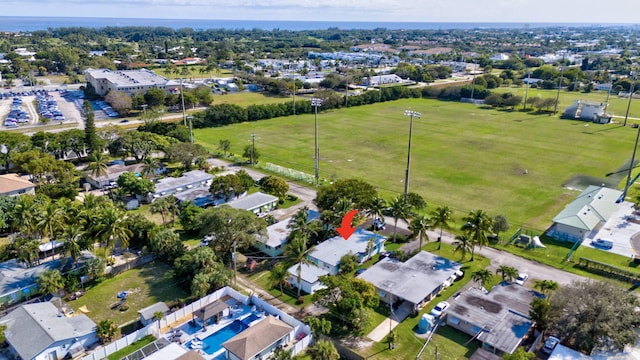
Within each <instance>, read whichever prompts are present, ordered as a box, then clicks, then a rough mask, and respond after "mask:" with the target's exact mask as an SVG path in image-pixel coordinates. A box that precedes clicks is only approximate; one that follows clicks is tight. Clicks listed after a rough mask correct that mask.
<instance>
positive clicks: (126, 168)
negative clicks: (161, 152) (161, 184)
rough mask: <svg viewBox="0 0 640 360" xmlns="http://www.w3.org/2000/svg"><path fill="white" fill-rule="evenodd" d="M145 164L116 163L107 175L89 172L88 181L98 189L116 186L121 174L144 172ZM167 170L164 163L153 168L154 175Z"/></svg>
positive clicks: (108, 169)
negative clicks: (96, 174) (95, 174)
mask: <svg viewBox="0 0 640 360" xmlns="http://www.w3.org/2000/svg"><path fill="white" fill-rule="evenodd" d="M143 169H144V164H131V165H122V164H115V165H110V166H108V167H107V173H106V174H105V175H100V176H94V175H92V174H91V173H89V174H87V182H88V183H89V184H91V186H93V187H94V188H96V189H103V188H105V187H109V186H114V185H115V184H116V181H118V178H119V177H120V175H122V174H124V173H128V172H130V173H134V174H142V171H143ZM166 172H167V167H166V166H165V165H164V164H160V165H159V166H158V167H157V168H156V169H154V170H153V174H154V175H156V176H157V175H160V174H164V173H166Z"/></svg>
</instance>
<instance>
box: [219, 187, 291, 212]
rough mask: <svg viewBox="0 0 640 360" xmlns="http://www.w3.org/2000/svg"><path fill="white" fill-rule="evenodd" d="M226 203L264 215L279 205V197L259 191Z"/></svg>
mask: <svg viewBox="0 0 640 360" xmlns="http://www.w3.org/2000/svg"><path fill="white" fill-rule="evenodd" d="M226 205H229V206H231V207H232V208H234V209H242V210H247V211H251V212H252V213H254V214H256V215H262V214H266V213H268V212H269V211H271V210H273V209H275V208H276V207H278V198H277V197H275V196H273V195H269V194H264V193H261V192H259V191H258V192H255V193H253V194H249V195H247V196H243V197H241V198H238V199H235V200H231V201H229V202H227V203H226Z"/></svg>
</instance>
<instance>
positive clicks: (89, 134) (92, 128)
mask: <svg viewBox="0 0 640 360" xmlns="http://www.w3.org/2000/svg"><path fill="white" fill-rule="evenodd" d="M82 116H83V118H84V141H85V144H86V145H87V152H89V153H92V152H97V151H99V150H100V148H101V144H100V143H101V140H100V138H99V137H98V134H97V133H96V120H95V114H94V113H93V108H92V107H91V104H90V103H89V101H88V100H85V101H84V103H83V104H82Z"/></svg>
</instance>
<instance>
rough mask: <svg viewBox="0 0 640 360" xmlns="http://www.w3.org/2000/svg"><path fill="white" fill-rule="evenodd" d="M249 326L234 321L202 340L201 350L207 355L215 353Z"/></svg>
mask: <svg viewBox="0 0 640 360" xmlns="http://www.w3.org/2000/svg"><path fill="white" fill-rule="evenodd" d="M248 327H249V326H248V325H247V324H245V323H244V322H242V321H240V320H234V321H233V322H232V323H231V324H229V325H227V326H225V327H223V328H222V329H220V330H218V331H216V332H215V333H213V334H211V335H209V336H207V337H206V338H205V339H204V340H202V343H203V346H202V350H203V351H204V352H206V353H207V354H209V355H212V354H214V353H216V352H217V351H218V350H220V349H221V348H222V344H223V343H224V342H225V341H227V340H229V339H231V338H232V337H234V336H236V335H238V334H240V333H241V332H243V331H244V330H245V329H246V328H248Z"/></svg>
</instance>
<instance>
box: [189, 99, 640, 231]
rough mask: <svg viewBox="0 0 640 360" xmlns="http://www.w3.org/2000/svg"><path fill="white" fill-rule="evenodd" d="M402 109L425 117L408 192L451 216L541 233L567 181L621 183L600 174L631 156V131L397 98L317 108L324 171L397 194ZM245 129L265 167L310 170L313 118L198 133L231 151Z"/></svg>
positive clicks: (404, 132) (564, 195)
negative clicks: (483, 215) (481, 215)
mask: <svg viewBox="0 0 640 360" xmlns="http://www.w3.org/2000/svg"><path fill="white" fill-rule="evenodd" d="M574 94H575V93H574ZM576 95H577V94H576ZM570 102H572V101H567V103H570ZM406 109H412V110H415V111H418V112H421V113H422V117H421V118H420V119H414V126H413V144H412V155H411V173H410V183H409V189H410V191H414V192H417V193H419V194H421V195H422V196H423V197H424V198H425V199H426V200H427V202H428V204H429V208H430V209H433V208H434V207H435V206H438V205H448V206H449V207H451V208H452V209H454V211H455V212H456V214H455V215H457V216H460V215H462V214H466V213H467V212H468V211H469V210H473V209H484V210H486V211H487V212H488V213H489V214H490V215H492V216H494V215H497V214H504V215H506V216H507V217H508V219H509V221H510V223H511V224H512V228H515V226H519V225H523V224H524V225H526V226H527V227H530V228H534V229H537V230H544V229H546V228H547V227H548V226H549V225H550V221H551V219H552V218H553V217H554V216H555V215H556V214H557V213H558V211H560V210H561V209H562V208H563V206H564V205H565V204H566V203H567V202H569V201H570V200H572V199H573V198H574V197H575V196H576V194H577V192H575V191H570V190H567V189H565V188H564V187H563V185H565V184H566V183H567V182H569V180H570V179H572V178H574V177H575V176H576V175H579V177H580V178H583V177H582V176H583V175H586V176H587V177H593V180H592V181H593V182H596V183H605V182H607V183H612V184H614V185H617V184H619V180H620V179H621V176H622V174H621V175H620V176H619V177H618V178H617V179H613V180H612V179H611V178H605V174H607V173H609V172H613V171H616V170H617V169H619V168H621V167H622V166H623V165H624V162H625V161H627V160H628V159H629V158H630V157H631V151H632V147H633V142H634V140H635V135H636V131H635V129H632V128H631V127H621V126H620V125H596V124H588V123H585V122H580V121H569V120H560V119H559V118H558V117H553V116H547V115H534V114H528V113H522V112H518V111H515V112H508V111H498V110H494V109H483V108H481V107H477V106H474V105H470V104H461V103H457V102H443V101H437V100H427V99H408V100H399V101H394V102H387V103H382V104H374V105H369V106H361V107H356V108H350V109H342V110H332V111H327V112H321V113H320V114H318V121H319V143H320V146H319V148H320V177H321V178H325V179H333V178H348V177H358V178H362V179H365V180H366V181H368V182H370V183H372V184H374V185H375V186H377V187H378V189H379V191H380V192H381V193H382V195H383V196H385V197H387V198H391V196H394V195H396V194H399V193H402V191H403V189H404V182H403V181H404V172H405V167H406V159H407V139H408V132H409V118H408V117H406V116H404V111H405V110H406ZM632 110H633V109H632ZM639 110H640V109H639ZM636 113H640V111H638V110H637V111H636ZM633 114H634V112H632V115H633ZM251 133H255V134H256V148H257V149H258V151H259V152H260V154H261V155H260V156H261V157H260V161H261V162H262V163H264V162H272V163H276V164H279V165H282V166H286V167H290V168H295V169H298V170H302V171H304V172H307V173H309V174H313V171H314V167H313V166H314V165H313V153H314V118H313V115H299V116H291V117H284V118H278V119H273V120H265V121H259V122H250V123H243V124H238V125H233V126H227V127H220V128H211V129H200V130H197V131H195V138H196V141H197V142H199V143H201V144H203V145H204V146H206V147H207V148H208V149H209V150H212V151H215V149H216V148H217V146H218V142H219V140H220V139H229V140H230V141H231V145H232V152H234V153H236V154H241V153H242V149H243V148H244V147H245V146H246V145H248V144H250V141H249V139H250V134H251ZM579 182H580V181H578V182H577V183H579ZM573 183H576V182H575V181H574V182H573Z"/></svg>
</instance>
